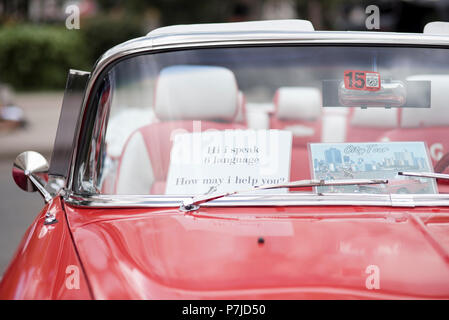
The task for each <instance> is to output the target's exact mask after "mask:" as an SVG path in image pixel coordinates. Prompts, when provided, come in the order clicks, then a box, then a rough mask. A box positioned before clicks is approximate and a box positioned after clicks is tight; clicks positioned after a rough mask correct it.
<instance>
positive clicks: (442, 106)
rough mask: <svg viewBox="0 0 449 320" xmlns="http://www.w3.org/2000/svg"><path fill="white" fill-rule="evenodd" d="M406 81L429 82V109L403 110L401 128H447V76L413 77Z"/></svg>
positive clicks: (448, 121) (448, 87) (448, 81)
mask: <svg viewBox="0 0 449 320" xmlns="http://www.w3.org/2000/svg"><path fill="white" fill-rule="evenodd" d="M407 80H408V81H414V80H415V81H423V80H426V81H430V82H431V84H430V101H431V102H430V109H429V108H403V109H402V115H401V127H404V128H417V127H434V126H449V117H447V116H445V115H447V113H448V111H447V106H448V102H449V75H442V74H439V75H436V74H435V75H415V76H411V77H408V78H407Z"/></svg>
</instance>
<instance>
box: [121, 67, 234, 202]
mask: <svg viewBox="0 0 449 320" xmlns="http://www.w3.org/2000/svg"><path fill="white" fill-rule="evenodd" d="M238 92H239V91H238V88H237V82H236V79H235V77H234V74H233V72H232V71H231V70H229V69H227V68H223V67H217V66H193V65H189V66H185V65H177V66H171V67H167V68H165V69H163V70H161V72H160V74H159V77H158V79H157V84H156V88H155V106H154V113H155V116H156V118H157V119H158V121H157V122H154V123H152V124H149V125H146V126H143V127H141V128H139V129H137V130H136V131H134V132H133V133H132V134H131V136H130V137H129V139H128V140H127V142H126V144H125V147H124V150H123V152H122V155H121V158H120V163H119V169H118V173H117V175H118V176H117V182H116V188H115V189H116V193H118V194H149V193H150V192H151V193H153V194H162V193H164V192H163V190H165V188H164V186H165V180H166V174H167V171H168V166H169V162H170V151H171V145H172V141H173V135H174V134H176V133H177V132H192V131H194V130H201V131H204V130H207V129H218V130H223V129H232V128H233V127H234V126H235V124H234V123H233V121H234V119H235V117H236V115H237V111H238V105H239V94H238ZM215 120H216V121H219V122H214V121H215ZM196 121H201V122H196ZM197 125H200V128H197V127H196V126H197ZM239 128H242V125H240V127H239ZM155 187H156V188H155Z"/></svg>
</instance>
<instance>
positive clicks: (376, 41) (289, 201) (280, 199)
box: [64, 31, 449, 208]
mask: <svg viewBox="0 0 449 320" xmlns="http://www.w3.org/2000/svg"><path fill="white" fill-rule="evenodd" d="M275 45H344V46H362V45H367V46H368V45H369V46H398V47H401V46H412V47H435V48H445V49H448V48H449V36H443V35H426V34H412V33H383V32H336V31H332V32H326V31H313V32H270V31H267V32H220V33H192V34H173V35H162V36H161V35H159V36H154V37H149V36H147V37H141V38H137V39H133V40H130V41H127V42H125V43H123V44H121V45H118V46H116V47H114V48H112V49H110V50H109V51H107V52H106V53H105V54H104V55H103V56H102V57H101V58H100V59H99V60H98V61H97V63H96V65H95V66H94V69H93V71H92V73H91V76H90V79H89V82H88V84H87V86H86V90H85V94H84V99H83V105H82V107H81V113H80V121H78V123H77V128H76V143H75V145H74V150H73V153H72V161H71V165H70V172H69V176H68V177H67V184H66V186H65V190H66V193H65V194H66V195H65V197H64V198H65V200H66V201H67V203H69V204H71V205H74V206H89V207H114V208H120V207H179V205H180V204H181V203H182V202H183V201H184V200H186V199H188V198H189V197H187V196H184V197H183V196H166V195H156V196H151V195H148V196H147V195H144V196H142V195H129V196H128V195H126V196H125V195H97V194H92V195H87V194H82V195H81V194H76V193H74V190H73V186H74V177H75V167H76V162H77V156H78V151H79V150H78V148H79V145H80V143H81V141H80V138H81V128H84V130H86V129H85V128H86V127H87V126H86V121H87V120H86V111H87V110H88V107H89V106H90V105H91V102H92V100H93V97H94V95H95V94H96V92H95V88H96V85H97V84H98V82H99V81H98V80H101V75H103V74H104V73H105V72H107V70H108V69H110V68H112V66H113V65H115V64H116V63H117V62H119V61H121V60H123V59H125V58H128V57H131V56H134V55H140V54H149V53H156V52H165V51H170V50H181V49H193V48H198V49H199V48H214V47H231V46H235V47H239V46H275ZM367 197H368V200H367ZM322 205H344V206H347V205H358V206H360V205H363V206H406V207H414V206H449V194H447V195H446V194H426V195H422V194H414V195H390V194H382V195H372V194H312V193H304V194H303V193H291V194H275V195H267V194H263V195H256V194H254V195H245V196H242V195H233V196H228V197H225V198H221V199H219V200H215V201H212V202H209V203H207V204H205V205H204V206H205V207H209V206H211V207H215V206H322Z"/></svg>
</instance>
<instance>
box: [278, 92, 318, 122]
mask: <svg viewBox="0 0 449 320" xmlns="http://www.w3.org/2000/svg"><path fill="white" fill-rule="evenodd" d="M274 104H275V114H276V117H277V118H278V119H279V120H309V121H313V120H316V119H317V118H318V117H319V116H320V115H321V107H322V100H321V93H320V90H319V89H317V88H313V87H281V88H279V89H278V90H277V91H276V94H275V98H274Z"/></svg>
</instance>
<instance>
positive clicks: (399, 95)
mask: <svg viewBox="0 0 449 320" xmlns="http://www.w3.org/2000/svg"><path fill="white" fill-rule="evenodd" d="M338 99H339V102H340V104H341V105H343V106H345V107H362V108H366V107H387V108H391V107H401V106H403V105H404V104H405V101H406V89H405V85H404V83H403V82H402V81H391V82H386V81H382V82H381V85H380V89H379V90H377V91H364V90H351V89H346V88H345V85H344V82H343V81H341V82H340V86H339V88H338Z"/></svg>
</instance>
